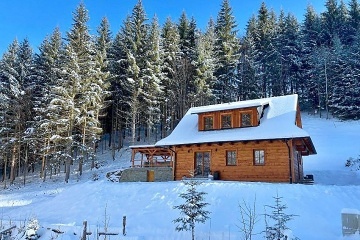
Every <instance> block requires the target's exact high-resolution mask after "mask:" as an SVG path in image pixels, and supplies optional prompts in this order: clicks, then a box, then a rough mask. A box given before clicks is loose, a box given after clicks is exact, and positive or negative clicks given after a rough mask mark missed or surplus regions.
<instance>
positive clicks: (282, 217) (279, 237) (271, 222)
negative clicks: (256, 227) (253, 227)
mask: <svg viewBox="0 0 360 240" xmlns="http://www.w3.org/2000/svg"><path fill="white" fill-rule="evenodd" d="M273 198H274V200H275V204H274V205H266V206H265V210H266V209H269V210H270V211H271V212H270V213H265V223H266V226H265V227H266V229H265V234H266V236H265V237H266V239H267V240H288V239H289V238H288V237H289V236H288V233H287V231H288V230H290V228H289V227H288V222H289V221H290V220H292V219H293V218H294V217H296V216H297V215H294V214H287V213H286V212H285V211H286V209H287V206H286V204H284V203H283V202H282V199H283V197H279V195H278V194H277V195H276V197H273Z"/></svg>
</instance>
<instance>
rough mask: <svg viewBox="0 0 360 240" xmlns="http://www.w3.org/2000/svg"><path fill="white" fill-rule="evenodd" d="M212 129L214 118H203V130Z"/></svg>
mask: <svg viewBox="0 0 360 240" xmlns="http://www.w3.org/2000/svg"><path fill="white" fill-rule="evenodd" d="M211 129H214V117H213V116H204V130H211Z"/></svg>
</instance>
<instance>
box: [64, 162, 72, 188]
mask: <svg viewBox="0 0 360 240" xmlns="http://www.w3.org/2000/svg"><path fill="white" fill-rule="evenodd" d="M70 162H71V159H70V158H69V157H68V159H67V160H66V161H65V170H66V173H65V182H66V183H68V182H69V179H70Z"/></svg>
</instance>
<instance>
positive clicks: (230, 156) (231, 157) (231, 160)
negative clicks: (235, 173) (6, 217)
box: [226, 151, 236, 166]
mask: <svg viewBox="0 0 360 240" xmlns="http://www.w3.org/2000/svg"><path fill="white" fill-rule="evenodd" d="M226 165H227V166H235V165H236V151H226Z"/></svg>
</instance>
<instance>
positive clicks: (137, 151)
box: [130, 145, 175, 167]
mask: <svg viewBox="0 0 360 240" xmlns="http://www.w3.org/2000/svg"><path fill="white" fill-rule="evenodd" d="M130 149H131V162H132V167H173V162H174V157H175V152H174V151H173V150H172V149H171V148H169V147H161V146H155V145H134V146H130Z"/></svg>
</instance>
